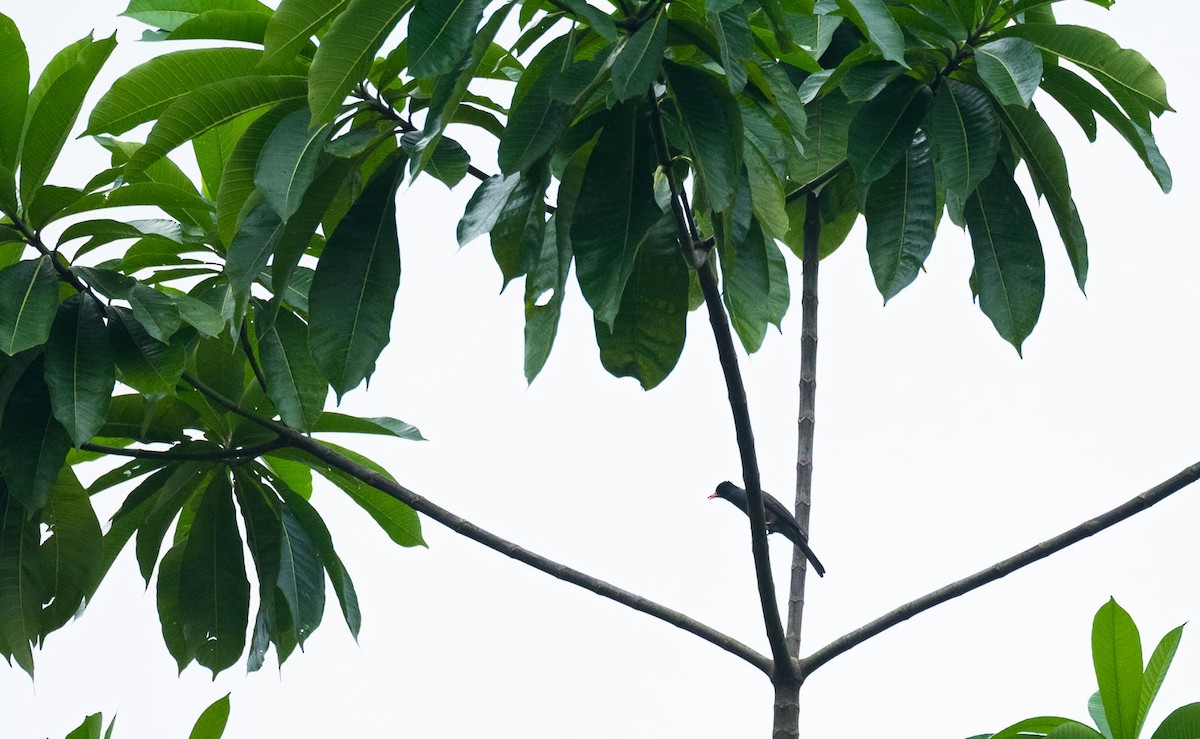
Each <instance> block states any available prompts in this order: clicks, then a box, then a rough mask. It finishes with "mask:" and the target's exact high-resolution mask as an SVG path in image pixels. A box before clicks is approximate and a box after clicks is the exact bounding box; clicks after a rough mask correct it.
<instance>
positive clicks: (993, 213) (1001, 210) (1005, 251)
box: [965, 164, 1046, 354]
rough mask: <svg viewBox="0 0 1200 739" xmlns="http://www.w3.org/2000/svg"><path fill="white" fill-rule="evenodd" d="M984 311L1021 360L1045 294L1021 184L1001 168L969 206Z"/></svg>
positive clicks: (1042, 264)
mask: <svg viewBox="0 0 1200 739" xmlns="http://www.w3.org/2000/svg"><path fill="white" fill-rule="evenodd" d="M965 214H966V220H967V228H968V229H969V231H970V233H971V246H972V248H973V249H974V251H975V271H974V278H975V286H976V289H977V290H978V293H979V307H980V308H981V309H983V312H984V313H985V314H986V315H987V317H988V318H990V319H991V320H992V324H993V325H994V326H995V327H996V331H997V332H998V333H999V334H1000V336H1002V337H1003V338H1004V339H1005V340H1007V341H1008V342H1009V343H1010V344H1012V345H1013V346H1014V347H1015V348H1016V350H1017V353H1018V354H1019V353H1020V352H1021V344H1022V343H1023V342H1024V341H1025V339H1026V337H1028V336H1029V334H1030V333H1031V332H1032V331H1033V327H1034V325H1035V324H1037V319H1038V315H1039V314H1040V313H1041V310H1042V298H1043V297H1044V295H1045V292H1046V262H1045V258H1044V257H1043V255H1042V244H1041V241H1040V240H1039V239H1038V235H1037V226H1036V225H1035V224H1034V222H1033V216H1032V215H1030V213H1029V206H1028V205H1027V204H1026V202H1025V198H1024V197H1023V196H1022V194H1021V190H1020V188H1019V187H1018V186H1017V183H1016V182H1014V181H1013V179H1012V176H1011V175H1009V173H1008V171H1007V170H1006V169H1005V168H1004V166H1003V165H1002V164H997V165H996V168H995V169H993V170H992V173H991V174H990V175H988V177H987V179H985V180H984V181H983V182H981V183H980V185H979V187H978V188H976V190H975V192H974V193H972V194H971V197H970V198H968V199H967V203H966V211H965Z"/></svg>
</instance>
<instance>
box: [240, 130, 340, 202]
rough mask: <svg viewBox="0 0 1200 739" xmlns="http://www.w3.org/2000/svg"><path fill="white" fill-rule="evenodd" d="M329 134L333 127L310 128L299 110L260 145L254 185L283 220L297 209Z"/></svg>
mask: <svg viewBox="0 0 1200 739" xmlns="http://www.w3.org/2000/svg"><path fill="white" fill-rule="evenodd" d="M332 133H333V129H332V126H328V125H326V126H312V125H311V119H310V118H309V114H308V111H307V110H305V109H303V108H302V109H300V110H297V111H295V112H293V113H292V114H291V115H289V116H288V117H287V118H284V119H283V120H282V121H280V122H279V125H278V126H276V127H275V130H274V131H273V132H272V133H271V137H270V138H269V139H267V143H266V145H265V146H263V149H262V154H260V155H259V158H258V168H257V170H256V171H255V175H254V182H255V184H257V185H258V189H259V191H260V192H262V194H263V196H264V197H266V199H267V202H268V203H270V204H271V207H272V208H274V209H275V212H276V213H278V214H279V217H280V218H282V219H283V220H284V221H286V220H288V219H289V218H291V217H292V214H293V213H295V212H296V211H297V210H298V209H299V208H300V204H301V202H302V201H303V199H304V193H305V192H306V191H307V190H308V186H309V185H310V184H311V183H312V181H313V178H314V177H315V176H316V174H317V160H318V158H319V157H320V156H321V153H322V150H323V149H324V148H325V144H326V143H327V142H328V141H329V136H330V134H332Z"/></svg>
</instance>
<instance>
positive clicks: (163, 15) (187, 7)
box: [121, 0, 271, 31]
mask: <svg viewBox="0 0 1200 739" xmlns="http://www.w3.org/2000/svg"><path fill="white" fill-rule="evenodd" d="M215 10H228V11H235V12H243V13H260V14H263V15H270V13H271V9H270V8H268V7H267V6H266V5H263V4H262V3H261V2H259V0H129V5H128V6H127V7H126V8H125V12H123V13H121V15H123V16H125V17H127V18H133V19H134V20H137V21H141V22H142V23H145V24H146V25H148V26H154V27H155V28H161V29H163V30H164V31H174V30H175V29H177V28H179V27H180V26H182V25H183V24H184V23H187V22H188V21H190V20H192V19H194V18H196V17H197V16H199V15H201V14H203V13H205V12H212V11H215Z"/></svg>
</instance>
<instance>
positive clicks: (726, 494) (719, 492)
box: [708, 480, 740, 500]
mask: <svg viewBox="0 0 1200 739" xmlns="http://www.w3.org/2000/svg"><path fill="white" fill-rule="evenodd" d="M738 492H740V489H739V488H738V486H737V485H734V484H733V483H732V482H730V481H728V480H726V481H725V482H723V483H721V484H720V485H718V486H717V489H716V492H714V493H713V494H712V495H710V496H708V498H709V500H712V499H713V498H724V499H725V500H735V499H736V498H737V493H738Z"/></svg>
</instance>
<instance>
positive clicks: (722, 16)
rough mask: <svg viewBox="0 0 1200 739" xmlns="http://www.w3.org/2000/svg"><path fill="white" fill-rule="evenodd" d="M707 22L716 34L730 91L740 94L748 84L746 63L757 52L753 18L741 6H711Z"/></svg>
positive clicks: (709, 6)
mask: <svg viewBox="0 0 1200 739" xmlns="http://www.w3.org/2000/svg"><path fill="white" fill-rule="evenodd" d="M707 18H708V22H709V24H710V25H711V26H712V28H713V32H714V33H715V35H716V37H717V45H718V48H719V49H720V50H721V67H722V68H723V69H724V70H725V81H726V83H727V84H728V86H729V91H730V92H732V93H734V94H737V93H739V92H741V91H742V88H744V87H745V86H746V62H747V61H749V60H750V58H751V57H752V56H753V55H754V36H753V34H752V33H751V32H750V21H749V19H747V18H746V11H745V10H744V9H743V8H742V7H741V6H740V5H734V6H733V7H729V8H725V9H723V10H720V11H717V12H714V11H713V6H712V3H709V5H708V16H707Z"/></svg>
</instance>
